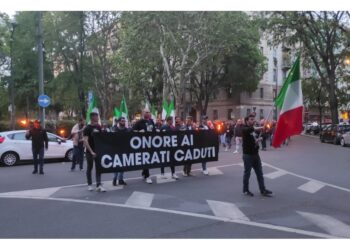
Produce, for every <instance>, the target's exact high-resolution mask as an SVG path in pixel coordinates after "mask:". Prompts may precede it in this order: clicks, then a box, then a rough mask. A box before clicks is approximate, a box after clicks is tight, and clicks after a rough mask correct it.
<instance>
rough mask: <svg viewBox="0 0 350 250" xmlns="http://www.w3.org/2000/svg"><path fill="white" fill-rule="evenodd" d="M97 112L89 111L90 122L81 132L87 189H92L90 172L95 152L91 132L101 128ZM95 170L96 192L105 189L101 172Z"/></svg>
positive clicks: (104, 190)
mask: <svg viewBox="0 0 350 250" xmlns="http://www.w3.org/2000/svg"><path fill="white" fill-rule="evenodd" d="M98 116H99V115H98V113H96V112H91V113H90V121H91V122H90V124H88V125H87V126H86V127H85V129H84V132H83V135H84V144H85V147H86V161H87V170H86V178H87V183H88V190H89V191H93V190H94V189H93V187H92V177H91V172H92V169H93V167H94V160H95V158H96V153H95V145H94V138H93V133H99V132H101V131H102V128H101V126H100V124H99V123H98V121H99V117H98ZM95 170H96V191H98V192H106V189H104V188H103V186H102V184H101V173H100V172H99V171H98V170H97V168H95Z"/></svg>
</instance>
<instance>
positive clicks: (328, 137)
mask: <svg viewBox="0 0 350 250" xmlns="http://www.w3.org/2000/svg"><path fill="white" fill-rule="evenodd" d="M348 131H350V125H339V124H331V125H328V126H326V127H325V129H324V130H322V131H321V133H320V140H321V142H332V143H333V144H335V145H337V144H339V143H340V140H341V137H342V135H343V134H344V133H346V132H348Z"/></svg>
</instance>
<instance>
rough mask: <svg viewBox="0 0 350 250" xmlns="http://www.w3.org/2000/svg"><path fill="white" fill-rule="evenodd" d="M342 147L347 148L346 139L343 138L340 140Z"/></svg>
mask: <svg viewBox="0 0 350 250" xmlns="http://www.w3.org/2000/svg"><path fill="white" fill-rule="evenodd" d="M340 145H341V146H342V147H346V145H345V140H344V138H341V139H340Z"/></svg>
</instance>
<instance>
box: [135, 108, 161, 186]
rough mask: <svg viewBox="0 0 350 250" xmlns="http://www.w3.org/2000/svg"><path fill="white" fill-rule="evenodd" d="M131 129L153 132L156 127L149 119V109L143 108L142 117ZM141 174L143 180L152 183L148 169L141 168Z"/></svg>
mask: <svg viewBox="0 0 350 250" xmlns="http://www.w3.org/2000/svg"><path fill="white" fill-rule="evenodd" d="M132 130H133V131H136V132H141V133H142V132H155V131H156V127H155V124H154V122H153V120H152V119H151V112H150V111H149V109H147V108H145V109H144V110H143V118H142V119H141V120H139V121H137V122H136V123H135V125H134V126H133V128H132ZM142 176H143V178H144V179H145V182H146V183H148V184H152V179H151V177H150V174H149V169H144V170H142Z"/></svg>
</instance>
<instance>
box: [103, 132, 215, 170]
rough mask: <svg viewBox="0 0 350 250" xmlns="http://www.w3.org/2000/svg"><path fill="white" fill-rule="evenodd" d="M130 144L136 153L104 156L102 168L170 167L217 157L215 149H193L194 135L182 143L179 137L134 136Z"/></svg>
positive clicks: (184, 139)
mask: <svg viewBox="0 0 350 250" xmlns="http://www.w3.org/2000/svg"><path fill="white" fill-rule="evenodd" d="M129 143H130V147H131V148H132V149H133V150H135V151H136V152H130V153H122V154H114V155H109V154H104V155H102V157H101V166H102V167H103V168H111V167H113V168H117V167H128V166H143V165H150V164H163V163H164V164H168V165H170V164H176V163H179V162H186V161H191V160H198V159H204V158H215V157H216V151H215V147H201V148H195V147H193V146H194V143H193V134H189V135H184V136H183V137H182V138H181V141H179V140H178V136H177V135H168V136H167V135H162V136H159V135H158V136H157V135H156V136H151V135H145V136H133V137H131V139H130V142H129ZM144 150H147V151H144ZM140 151H141V152H140ZM148 151H150V152H148Z"/></svg>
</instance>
